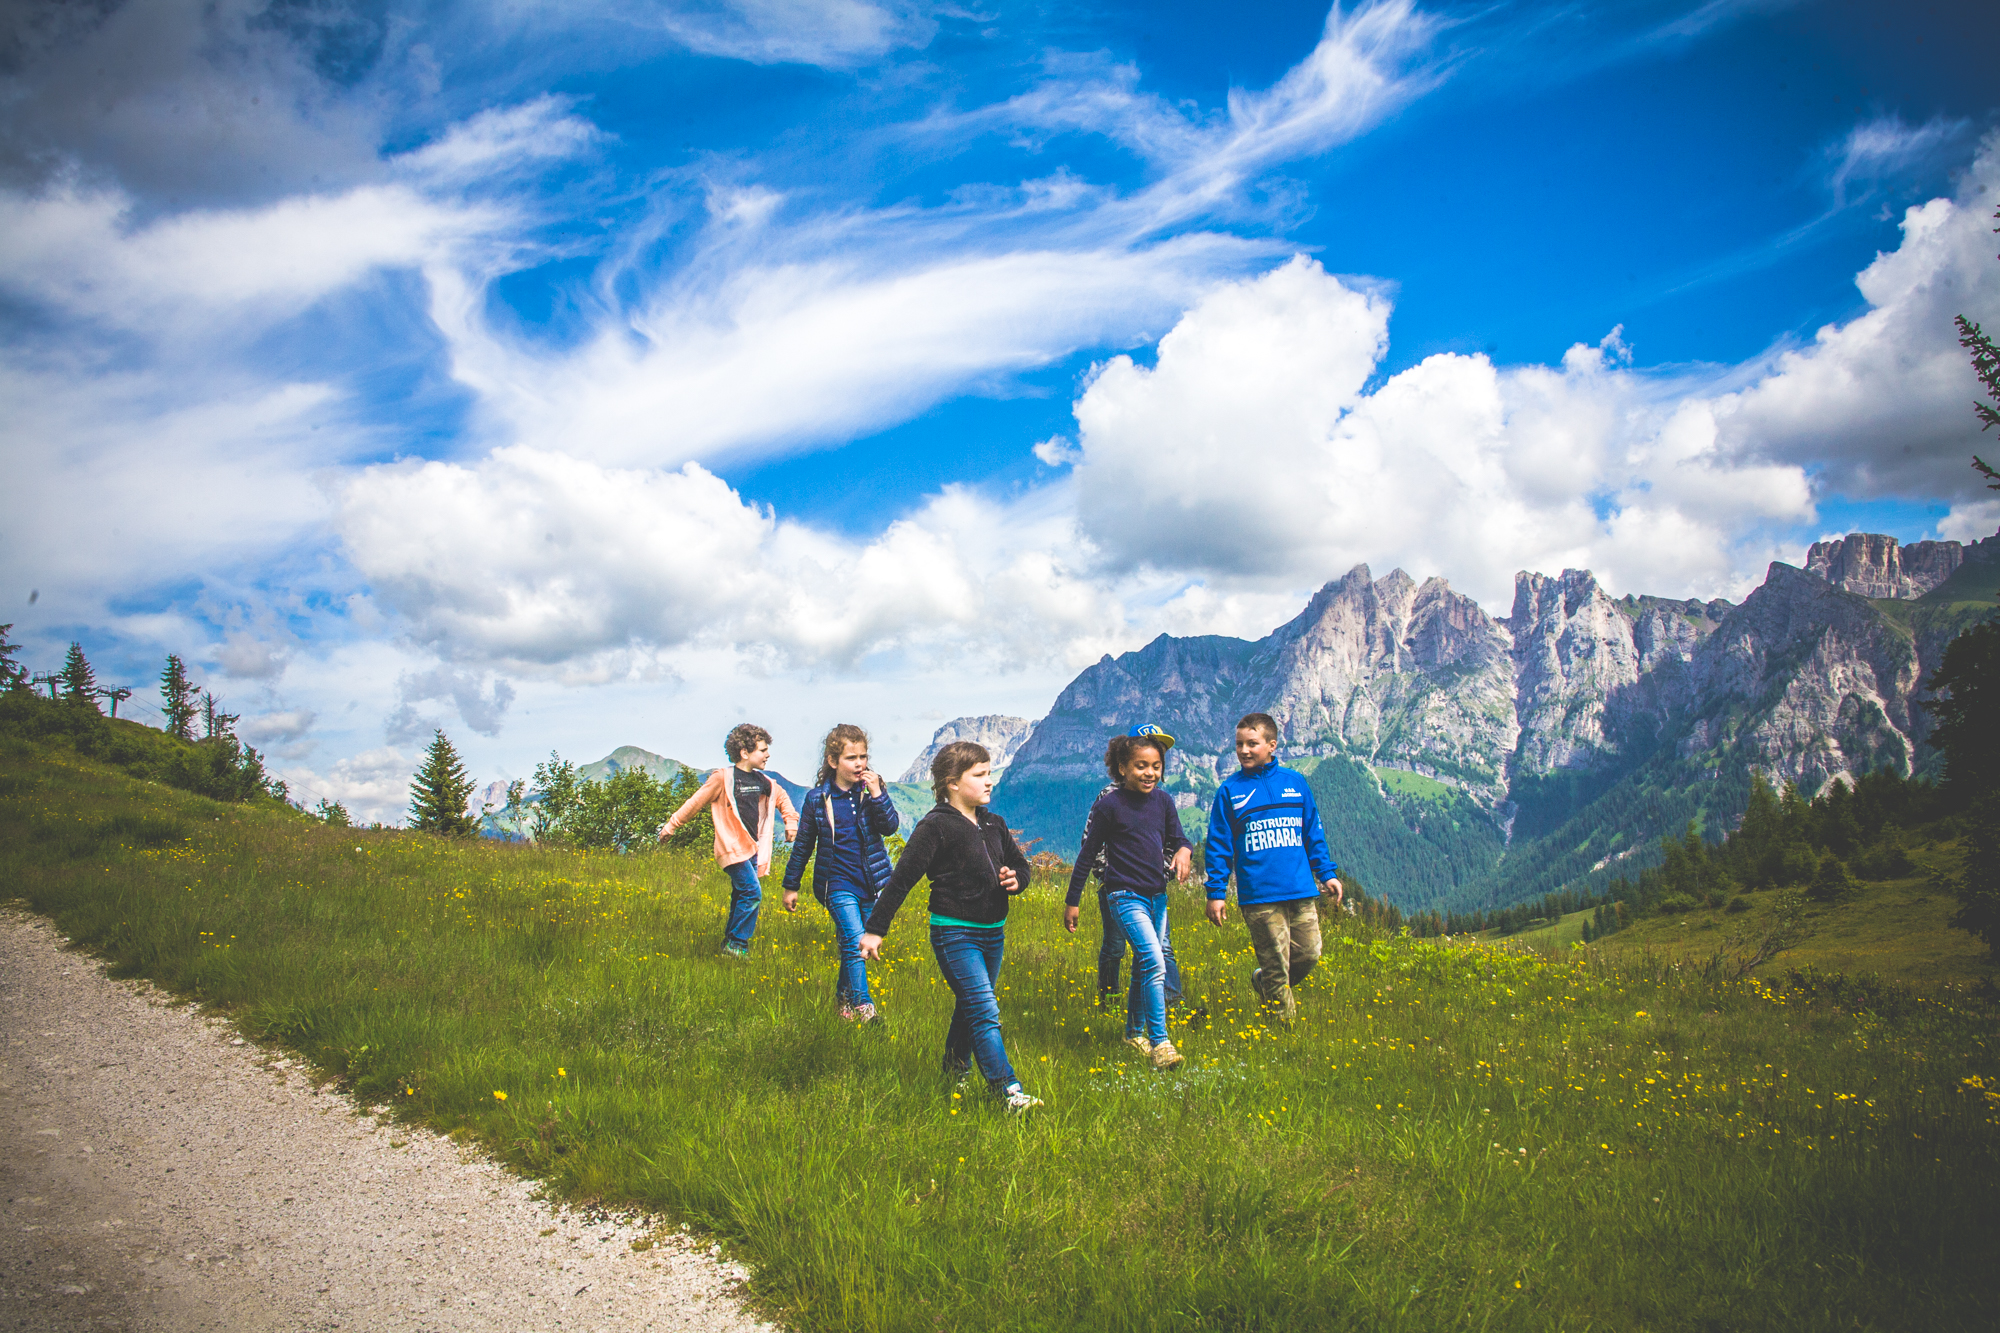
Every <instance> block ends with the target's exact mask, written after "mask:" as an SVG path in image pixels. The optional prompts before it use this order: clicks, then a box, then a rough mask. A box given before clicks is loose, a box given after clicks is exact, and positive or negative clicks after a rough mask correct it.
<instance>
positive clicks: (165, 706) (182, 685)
mask: <svg viewBox="0 0 2000 1333" xmlns="http://www.w3.org/2000/svg"><path fill="white" fill-rule="evenodd" d="M160 705H161V709H160V711H162V712H163V713H165V714H166V716H167V734H168V735H169V736H178V737H180V738H181V739H182V740H184V741H191V740H193V739H194V716H195V706H194V682H193V681H191V680H189V679H188V673H187V663H185V662H183V661H181V659H180V657H179V656H178V655H176V654H174V653H168V654H167V669H166V670H164V671H162V672H161V673H160Z"/></svg>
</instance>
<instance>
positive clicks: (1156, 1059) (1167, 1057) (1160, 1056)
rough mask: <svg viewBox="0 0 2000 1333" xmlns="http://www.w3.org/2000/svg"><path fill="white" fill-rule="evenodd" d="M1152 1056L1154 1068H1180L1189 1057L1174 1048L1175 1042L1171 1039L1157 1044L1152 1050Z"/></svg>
mask: <svg viewBox="0 0 2000 1333" xmlns="http://www.w3.org/2000/svg"><path fill="white" fill-rule="evenodd" d="M1152 1056H1153V1068H1155V1069H1179V1068H1180V1067H1181V1063H1182V1062H1183V1061H1184V1060H1186V1059H1187V1057H1186V1056H1185V1055H1182V1054H1181V1053H1180V1052H1179V1051H1177V1050H1175V1049H1174V1044H1173V1043H1172V1042H1170V1041H1163V1042H1161V1043H1160V1044H1159V1045H1158V1046H1155V1047H1154V1048H1153V1050H1152Z"/></svg>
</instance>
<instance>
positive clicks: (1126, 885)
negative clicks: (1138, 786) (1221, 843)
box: [1064, 786, 1193, 907]
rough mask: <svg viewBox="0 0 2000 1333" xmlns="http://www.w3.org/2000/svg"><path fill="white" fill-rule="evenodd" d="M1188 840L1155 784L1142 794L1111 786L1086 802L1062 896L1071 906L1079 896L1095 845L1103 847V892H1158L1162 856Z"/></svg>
mask: <svg viewBox="0 0 2000 1333" xmlns="http://www.w3.org/2000/svg"><path fill="white" fill-rule="evenodd" d="M1192 845H1193V844H1192V843H1190V842H1189V841H1188V840H1187V835H1186V834H1185V833H1183V832H1181V817H1180V812H1179V811H1178V810H1176V809H1175V808H1174V798H1173V797H1171V796H1169V795H1167V794H1166V793H1165V792H1164V791H1161V790H1160V789H1159V788H1158V787H1155V788H1153V790H1151V791H1149V792H1147V793H1145V794H1144V795H1141V794H1140V793H1138V792H1136V791H1132V790H1130V789H1128V788H1126V787H1122V786H1119V787H1113V788H1112V789H1111V790H1110V791H1107V792H1105V793H1104V794H1103V795H1102V796H1099V797H1098V798H1097V803H1096V804H1095V805H1093V806H1091V807H1090V818H1089V819H1087V820H1085V821H1084V825H1083V848H1082V850H1081V851H1079V852H1077V854H1076V869H1075V870H1072V871H1071V872H1070V876H1069V896H1068V898H1066V899H1065V900H1064V901H1065V903H1066V904H1067V905H1068V906H1070V907H1074V906H1076V905H1077V903H1078V901H1079V900H1081V899H1082V897H1083V885H1084V881H1085V880H1087V879H1089V878H1090V871H1091V868H1092V867H1093V866H1095V865H1096V864H1097V859H1098V853H1099V852H1100V851H1102V852H1103V853H1104V869H1103V871H1102V874H1101V876H1100V877H1101V878H1102V880H1103V881H1104V887H1105V889H1106V891H1107V892H1116V891H1118V890H1121V889H1122V890H1125V891H1127V892H1131V893H1144V894H1148V895H1152V894H1159V893H1164V892H1166V888H1167V872H1166V866H1167V861H1168V859H1169V858H1170V857H1172V856H1173V855H1174V853H1176V852H1178V851H1179V850H1180V849H1181V848H1183V847H1189V846H1192Z"/></svg>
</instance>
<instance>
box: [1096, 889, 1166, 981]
mask: <svg viewBox="0 0 2000 1333" xmlns="http://www.w3.org/2000/svg"><path fill="white" fill-rule="evenodd" d="M1108 898H1109V895H1108V894H1103V893H1100V894H1098V895H1097V917H1098V920H1099V921H1100V922H1101V923H1102V924H1103V926H1104V937H1103V940H1102V942H1101V943H1099V944H1098V946H1097V989H1099V990H1101V991H1108V990H1117V989H1118V964H1119V963H1121V962H1122V961H1124V958H1125V928H1124V927H1123V926H1121V925H1119V924H1118V914H1117V913H1116V912H1114V911H1112V910H1111V904H1110V902H1109V901H1108ZM1171 930H1172V924H1171V923H1170V922H1162V923H1161V924H1160V952H1161V953H1163V954H1165V955H1166V959H1167V1003H1168V1004H1170V1005H1173V1004H1179V1003H1180V1002H1181V960H1180V959H1178V958H1176V957H1174V941H1173V936H1172V934H1171V933H1170V932H1171Z"/></svg>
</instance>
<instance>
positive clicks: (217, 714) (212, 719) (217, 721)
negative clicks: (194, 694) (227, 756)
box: [201, 690, 242, 741]
mask: <svg viewBox="0 0 2000 1333" xmlns="http://www.w3.org/2000/svg"><path fill="white" fill-rule="evenodd" d="M241 717H242V714H241V713H225V712H223V711H222V701H221V700H220V699H218V698H216V697H215V695H214V694H213V693H212V692H210V691H208V690H203V691H202V692H201V738H202V739H203V740H205V741H213V740H234V739H235V738H236V723H237V721H238V720H239V719H240V718H241Z"/></svg>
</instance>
